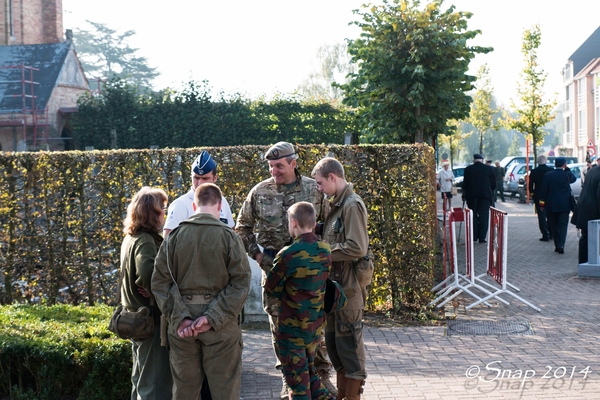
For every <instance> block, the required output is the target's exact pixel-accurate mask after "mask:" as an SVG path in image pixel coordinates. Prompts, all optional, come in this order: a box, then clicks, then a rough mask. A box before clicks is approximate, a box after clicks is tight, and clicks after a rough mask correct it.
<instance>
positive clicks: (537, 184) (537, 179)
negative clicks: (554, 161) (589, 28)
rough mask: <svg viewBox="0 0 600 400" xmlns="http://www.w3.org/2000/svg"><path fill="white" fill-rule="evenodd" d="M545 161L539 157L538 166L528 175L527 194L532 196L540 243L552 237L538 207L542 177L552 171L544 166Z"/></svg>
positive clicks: (544, 214)
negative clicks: (540, 235)
mask: <svg viewBox="0 0 600 400" xmlns="http://www.w3.org/2000/svg"><path fill="white" fill-rule="evenodd" d="M546 160H547V159H546V156H545V155H543V154H542V155H539V156H538V158H537V163H538V166H537V167H536V168H534V169H532V170H531V173H530V174H529V192H530V193H531V194H532V195H533V203H534V204H535V213H536V214H537V217H538V226H539V228H540V232H541V234H542V237H541V238H540V241H542V242H548V241H549V240H550V239H552V235H550V231H549V230H548V218H547V216H546V212H545V211H542V209H541V207H540V195H541V191H542V182H543V181H544V175H546V173H547V172H550V171H552V170H553V168H552V167H549V166H547V165H546Z"/></svg>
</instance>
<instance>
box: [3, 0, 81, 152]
mask: <svg viewBox="0 0 600 400" xmlns="http://www.w3.org/2000/svg"><path fill="white" fill-rule="evenodd" d="M0 4H2V6H1V8H0V150H1V151H37V150H63V149H67V150H68V149H70V144H71V140H70V139H71V126H70V122H69V121H70V118H71V116H72V114H73V113H74V112H76V111H77V99H78V98H79V96H81V95H82V94H84V93H86V92H89V85H88V82H87V80H86V78H85V75H84V74H83V69H82V68H81V64H80V62H79V60H78V59H77V53H76V52H75V49H74V47H73V43H72V34H71V32H70V31H67V32H66V33H63V18H62V0H3V1H1V3H0Z"/></svg>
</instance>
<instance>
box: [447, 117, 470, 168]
mask: <svg viewBox="0 0 600 400" xmlns="http://www.w3.org/2000/svg"><path fill="white" fill-rule="evenodd" d="M447 125H448V128H447V129H446V133H444V134H441V135H440V143H441V144H443V145H446V146H448V150H449V152H450V168H452V167H454V160H456V158H457V156H458V152H459V150H460V149H461V148H463V147H464V140H465V139H466V138H467V137H469V136H470V135H471V133H470V132H464V131H463V123H462V121H457V120H455V119H452V120H450V121H448V122H447Z"/></svg>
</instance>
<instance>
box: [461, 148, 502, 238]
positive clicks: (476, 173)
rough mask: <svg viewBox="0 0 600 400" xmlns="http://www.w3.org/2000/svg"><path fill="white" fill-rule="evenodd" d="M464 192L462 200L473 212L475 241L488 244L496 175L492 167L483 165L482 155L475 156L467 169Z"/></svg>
mask: <svg viewBox="0 0 600 400" xmlns="http://www.w3.org/2000/svg"><path fill="white" fill-rule="evenodd" d="M462 190H463V194H462V199H463V200H466V201H467V205H468V206H469V208H470V209H471V210H472V211H473V240H479V243H486V242H487V240H486V237H487V232H488V227H489V219H490V206H491V205H492V196H493V192H494V191H495V190H496V174H495V173H494V170H493V168H492V167H490V166H489V165H485V164H484V163H483V156H482V155H481V154H474V155H473V164H471V165H469V166H468V167H467V168H465V175H464V178H463V186H462Z"/></svg>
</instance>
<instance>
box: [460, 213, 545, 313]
mask: <svg viewBox="0 0 600 400" xmlns="http://www.w3.org/2000/svg"><path fill="white" fill-rule="evenodd" d="M489 226H490V232H489V240H488V258H487V271H486V273H484V274H481V275H478V276H476V277H475V282H476V283H477V284H476V287H477V288H478V289H482V286H481V285H485V286H486V287H488V288H491V289H492V290H494V289H496V288H495V287H494V286H493V285H491V284H489V283H487V282H486V281H484V280H483V277H485V276H486V275H488V276H491V277H492V278H493V279H494V280H495V281H496V282H497V283H498V284H499V285H500V289H497V290H495V291H494V292H489V291H487V290H485V291H487V292H488V295H487V296H485V297H483V298H481V299H479V300H477V301H476V302H475V303H472V304H469V305H468V306H467V307H466V308H467V310H468V309H471V308H473V307H475V306H476V305H479V304H481V303H485V302H486V301H487V300H490V299H492V298H497V299H498V300H500V301H502V302H503V303H505V304H509V303H508V302H506V301H505V300H504V299H502V298H500V297H498V296H500V295H501V294H508V295H510V296H512V297H514V298H515V299H517V300H519V301H520V302H522V303H523V304H526V305H528V306H529V307H531V308H533V309H534V310H536V311H542V310H540V309H539V308H538V307H536V306H534V305H533V304H531V303H529V302H528V301H526V300H524V299H523V298H521V297H519V296H517V295H516V294H515V293H513V292H511V291H510V290H508V287H510V288H512V289H513V290H515V291H517V292H519V291H520V289H519V288H518V287H516V286H515V285H512V284H510V283H508V280H507V279H506V278H507V266H506V260H507V252H508V214H507V213H506V212H504V211H502V210H498V209H497V208H494V207H491V208H490V224H489Z"/></svg>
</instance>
